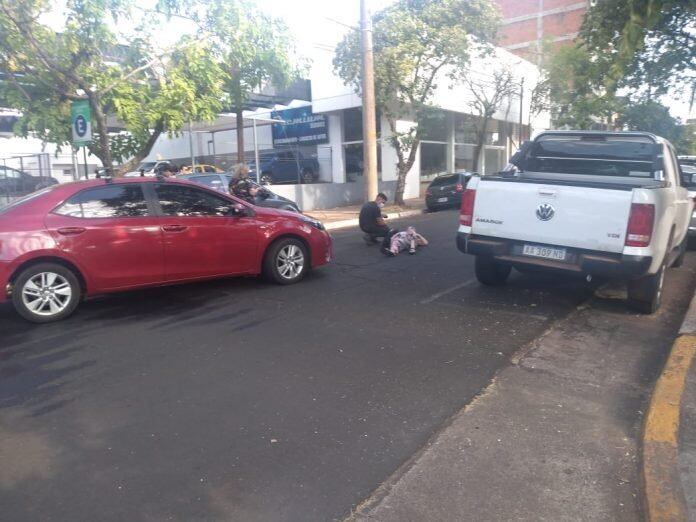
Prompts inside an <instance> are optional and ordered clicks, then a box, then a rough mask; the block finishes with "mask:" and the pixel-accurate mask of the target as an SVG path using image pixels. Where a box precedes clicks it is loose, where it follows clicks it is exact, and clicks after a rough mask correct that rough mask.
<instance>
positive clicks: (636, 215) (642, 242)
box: [626, 203, 655, 247]
mask: <svg viewBox="0 0 696 522" xmlns="http://www.w3.org/2000/svg"><path fill="white" fill-rule="evenodd" d="M654 222H655V205H651V204H647V203H632V204H631V214H630V215H629V216H628V230H627V231H626V246H631V247H646V246H648V245H649V244H650V240H651V239H652V232H653V223H654Z"/></svg>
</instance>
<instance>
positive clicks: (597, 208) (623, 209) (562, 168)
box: [457, 131, 694, 313]
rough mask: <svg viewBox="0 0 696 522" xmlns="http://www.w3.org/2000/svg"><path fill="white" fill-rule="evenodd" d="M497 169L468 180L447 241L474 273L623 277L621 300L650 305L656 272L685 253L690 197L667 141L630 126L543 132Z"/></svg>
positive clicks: (655, 304)
mask: <svg viewBox="0 0 696 522" xmlns="http://www.w3.org/2000/svg"><path fill="white" fill-rule="evenodd" d="M510 161H511V165H510V166H508V168H506V170H505V171H503V172H501V173H499V174H497V175H493V176H485V177H482V178H481V177H474V178H472V179H471V181H470V182H469V184H468V186H467V189H466V191H465V192H464V195H463V197H462V206H461V211H460V216H459V222H460V226H459V232H458V234H457V247H458V248H459V250H460V251H462V252H465V253H467V254H472V255H474V256H476V277H477V278H478V280H479V281H480V282H481V283H483V284H485V285H500V284H503V283H505V281H506V280H507V278H508V276H509V275H510V270H511V268H512V267H515V268H517V269H519V270H521V271H524V270H525V269H528V268H533V269H535V270H539V269H542V270H545V269H548V270H563V271H570V272H575V273H579V274H582V275H585V276H608V277H609V278H614V279H622V280H625V281H627V286H628V300H629V304H630V305H631V306H632V307H633V308H634V309H636V310H638V311H640V312H643V313H653V312H654V311H656V310H657V309H658V308H659V307H660V303H661V298H662V286H663V281H664V272H665V269H666V268H667V267H670V266H679V265H680V264H681V262H682V260H683V257H684V252H685V250H686V241H687V239H686V238H687V228H688V226H689V220H690V217H691V213H692V211H693V206H694V204H693V201H692V200H691V199H690V198H689V196H688V192H687V189H686V188H684V187H683V186H682V179H681V171H680V168H679V164H678V163H677V159H676V155H675V152H674V148H673V147H672V145H671V144H670V143H669V142H668V141H666V140H664V139H662V138H659V137H657V136H654V135H652V134H647V133H639V132H590V131H550V132H544V133H542V134H540V135H539V136H537V137H536V138H535V139H534V140H533V141H531V142H526V143H524V144H523V146H522V147H521V148H520V150H519V151H518V152H517V153H516V154H515V155H514V156H513V157H512V159H511V160H510Z"/></svg>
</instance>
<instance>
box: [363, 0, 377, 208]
mask: <svg viewBox="0 0 696 522" xmlns="http://www.w3.org/2000/svg"><path fill="white" fill-rule="evenodd" d="M366 4H367V0H360V33H361V41H362V57H363V59H362V73H363V74H362V102H363V111H362V118H363V121H362V123H363V162H364V164H365V167H364V175H363V178H364V179H365V201H372V200H373V199H375V198H376V197H377V192H378V184H377V122H376V119H377V116H376V111H375V71H374V56H373V54H372V20H371V19H370V16H369V13H368V12H367V5H366Z"/></svg>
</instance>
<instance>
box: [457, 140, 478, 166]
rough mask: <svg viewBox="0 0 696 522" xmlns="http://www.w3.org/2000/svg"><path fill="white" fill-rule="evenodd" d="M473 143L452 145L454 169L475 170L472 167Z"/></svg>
mask: <svg viewBox="0 0 696 522" xmlns="http://www.w3.org/2000/svg"><path fill="white" fill-rule="evenodd" d="M475 148H476V147H475V146H474V145H455V146H454V170H456V171H461V170H466V171H467V172H476V169H475V168H474V149H475Z"/></svg>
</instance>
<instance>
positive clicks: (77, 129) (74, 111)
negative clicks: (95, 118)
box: [70, 100, 92, 147]
mask: <svg viewBox="0 0 696 522" xmlns="http://www.w3.org/2000/svg"><path fill="white" fill-rule="evenodd" d="M70 115H71V120H72V142H73V145H75V146H76V147H80V146H82V145H87V144H88V143H90V142H91V141H92V115H91V111H90V107H89V102H88V101H87V100H79V101H74V102H73V103H72V106H71V108H70Z"/></svg>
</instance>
